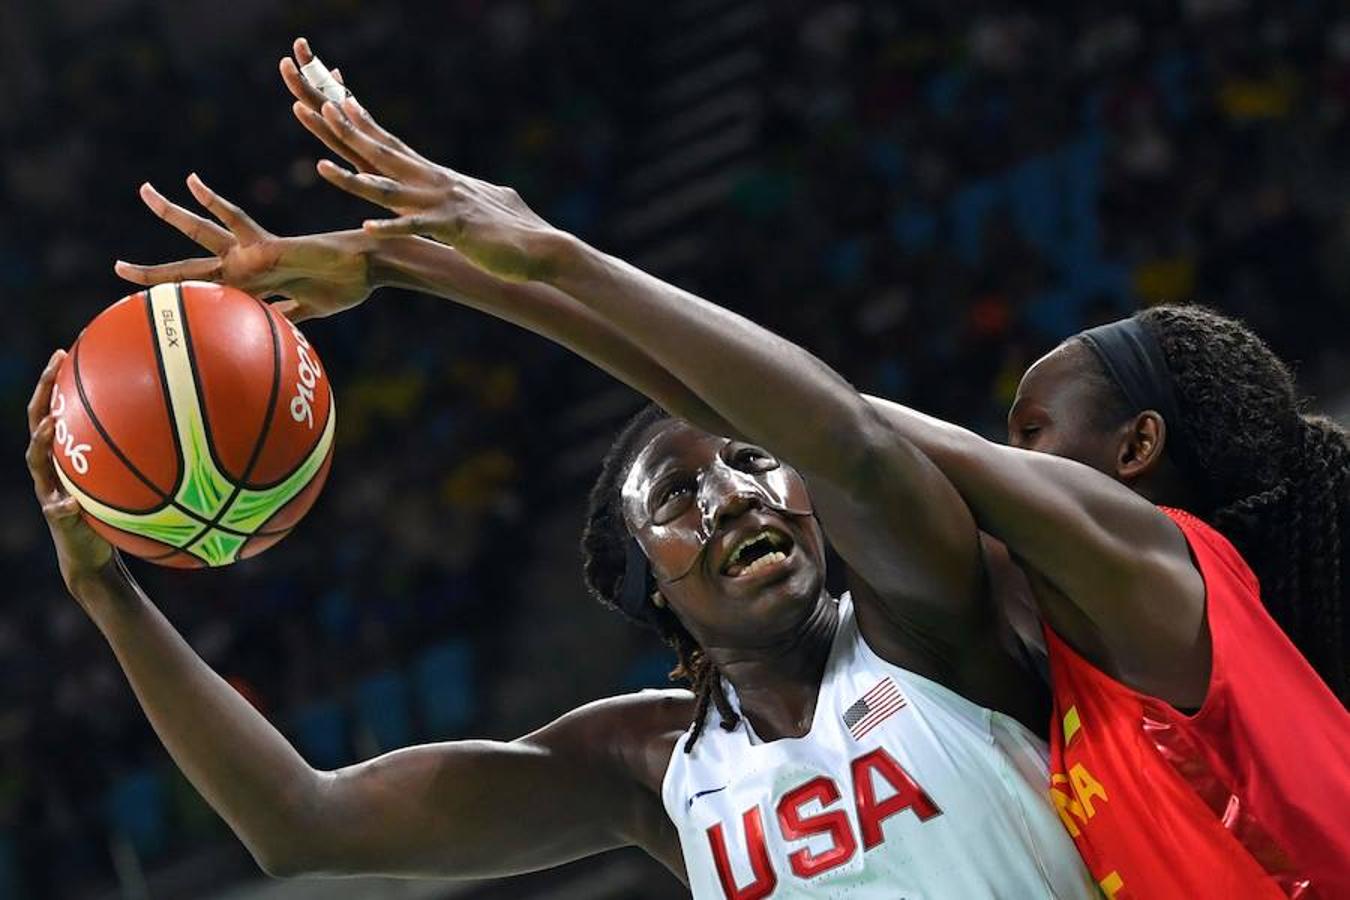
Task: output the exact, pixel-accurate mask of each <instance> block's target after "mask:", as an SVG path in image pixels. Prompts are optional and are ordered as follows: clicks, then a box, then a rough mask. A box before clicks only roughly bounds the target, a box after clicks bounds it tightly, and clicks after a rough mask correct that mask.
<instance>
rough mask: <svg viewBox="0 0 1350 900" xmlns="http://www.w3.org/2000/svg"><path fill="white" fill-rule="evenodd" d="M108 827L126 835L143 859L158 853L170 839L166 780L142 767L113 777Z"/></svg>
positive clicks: (107, 802) (106, 809)
mask: <svg viewBox="0 0 1350 900" xmlns="http://www.w3.org/2000/svg"><path fill="white" fill-rule="evenodd" d="M104 814H105V816H106V818H107V822H108V827H109V828H111V829H112V830H113V831H114V832H115V833H118V834H120V835H122V836H123V837H125V838H126V839H127V841H128V842H129V843H130V844H131V846H132V848H133V849H135V851H136V854H137V855H138V856H140V857H141V858H142V859H149V858H151V857H154V856H157V855H158V854H159V853H160V852H161V851H163V849H164V846H165V844H166V843H168V819H167V816H166V815H165V807H164V780H163V779H162V778H161V777H160V776H159V774H158V773H156V772H152V771H150V770H149V769H140V770H138V771H135V772H132V773H130V774H129V775H124V776H123V777H121V778H119V779H118V780H117V781H114V782H113V783H112V785H111V786H110V787H109V788H108V793H107V794H106V795H105V796H104Z"/></svg>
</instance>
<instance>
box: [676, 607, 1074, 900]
mask: <svg viewBox="0 0 1350 900" xmlns="http://www.w3.org/2000/svg"><path fill="white" fill-rule="evenodd" d="M839 618H840V623H839V630H838V632H837V633H836V635H835V638H834V643H833V645H832V647H831V650H830V658H829V661H828V663H827V664H826V667H825V675H824V678H823V679H822V682H821V686H820V694H819V698H818V699H817V702H816V710H815V716H814V718H813V720H812V724H811V730H810V731H809V732H808V733H807V734H806V735H805V736H804V737H800V738H784V739H780V740H776V741H770V742H767V743H766V742H763V741H761V740H759V738H758V737H757V736H756V735H755V734H754V733H753V730H752V729H751V728H750V726H749V724H748V723H747V722H746V720H745V719H744V717H742V719H741V724H740V725H738V726H737V727H736V729H735V730H734V731H730V732H728V731H724V730H723V729H722V728H721V727H720V725H719V721H718V717H717V713H716V710H713V709H710V710H709V713H708V714H709V716H711V721H709V722H708V724H707V726H706V727H705V729H704V731H703V734H702V735H701V736H700V737H699V739H698V742H697V743H696V744H695V745H694V751H693V753H692V754H686V753H685V752H684V747H685V744H686V743H687V742H688V739H689V735H688V733H686V734H684V735H683V736H681V737H680V739H679V741H677V742H676V746H675V752H674V753H673V754H672V756H671V760H670V765H669V768H668V769H667V771H666V775H665V779H664V782H663V784H662V800H663V802H664V804H665V808H666V813H667V815H669V816H670V818H671V821H673V822H674V823H675V825H676V827H677V828H678V829H679V834H680V844H681V846H682V848H683V851H684V860H685V865H686V867H687V870H688V875H689V884H690V888H691V890H692V891H693V896H694V897H695V898H696V900H726V898H731V900H759V898H769V897H771V898H774V900H786V898H807V897H810V898H821V897H838V898H848V900H929V898H960V900H978V898H986V897H988V898H1008V900H1029V898H1037V900H1039V898H1051V897H1053V898H1080V897H1081V898H1087V897H1100V894H1099V893H1098V892H1097V890H1096V888H1095V886H1094V885H1093V884H1092V881H1091V879H1090V877H1089V876H1088V874H1087V871H1086V870H1085V869H1084V868H1083V865H1082V863H1081V861H1080V860H1079V857H1078V854H1077V852H1076V851H1075V850H1074V847H1073V843H1072V842H1071V841H1070V840H1069V837H1068V835H1067V834H1066V833H1065V831H1064V828H1063V826H1062V825H1061V824H1060V822H1059V818H1058V816H1057V814H1056V813H1055V811H1054V809H1053V808H1052V807H1051V805H1050V801H1049V798H1048V785H1049V775H1048V774H1047V762H1046V761H1047V756H1046V747H1045V744H1044V742H1043V741H1040V740H1039V739H1037V738H1036V737H1035V736H1034V735H1033V734H1031V732H1029V731H1028V730H1027V729H1026V728H1024V727H1023V726H1022V725H1021V724H1019V723H1018V722H1016V721H1014V720H1012V719H1010V718H1008V717H1007V716H1004V715H1001V714H999V713H996V712H992V711H990V710H988V709H985V708H984V707H981V706H977V705H976V704H974V703H972V702H970V701H969V700H966V699H965V698H963V697H960V696H958V695H957V694H955V693H953V692H952V691H950V690H948V689H947V688H945V687H943V686H941V685H939V684H936V683H935V682H933V681H930V680H928V679H926V678H923V677H921V676H918V675H915V674H914V673H912V672H908V671H906V670H904V669H901V668H899V667H897V666H894V665H891V664H890V663H887V662H885V661H884V660H882V659H881V658H880V657H878V656H877V655H876V654H875V653H873V652H872V650H871V649H870V648H869V647H868V646H867V644H866V642H865V641H864V640H863V639H862V636H861V634H860V633H859V631H858V627H857V623H856V620H855V618H854V615H853V607H852V603H851V601H850V599H849V596H848V595H847V594H845V595H844V596H843V597H842V598H841V599H840V601H839ZM886 678H890V679H891V680H892V681H893V682H894V684H895V686H896V687H898V689H899V692H900V694H901V695H902V696H903V699H904V701H905V703H904V705H903V706H901V707H900V708H898V709H897V710H896V711H894V712H893V713H891V714H890V715H889V716H886V717H884V718H883V719H882V720H881V721H880V722H879V723H878V724H875V725H874V727H873V728H872V729H871V730H870V731H869V732H868V733H866V734H865V735H863V737H862V738H861V739H856V738H855V737H854V736H853V734H852V733H850V731H849V729H848V727H847V726H846V725H845V724H844V719H843V716H844V714H845V712H846V711H847V710H848V709H849V707H851V706H853V705H854V704H855V703H856V702H857V701H858V700H859V698H861V697H863V696H864V695H865V694H868V693H869V692H871V691H873V690H874V688H876V686H877V685H878V684H879V683H880V682H882V681H883V680H884V679H886ZM727 687H728V693H729V696H730V697H731V699H732V703H733V704H735V703H736V699H735V696H734V692H731V691H730V685H727ZM881 693H885V691H883V692H881ZM873 696H877V695H875V694H874V695H873ZM893 706H895V703H894V701H892V703H891V704H890V707H893ZM890 707H887V708H890ZM883 711H884V710H883ZM863 724H864V725H866V724H867V723H866V722H864V723H863ZM878 748H880V749H882V750H884V752H885V754H887V755H888V756H889V757H890V758H891V759H893V760H894V761H895V762H896V763H898V764H899V766H900V767H901V768H902V769H903V770H904V772H905V773H907V774H908V775H909V777H910V779H911V780H912V781H913V782H914V783H916V784H917V785H918V787H919V788H920V789H922V791H923V792H924V793H926V795H927V796H928V797H929V798H931V800H932V802H933V803H934V804H936V806H937V808H938V809H939V810H940V812H938V813H936V814H931V815H930V817H929V818H927V819H926V820H921V818H920V816H919V814H918V813H917V812H916V809H915V808H905V809H901V810H900V811H898V812H894V813H893V814H891V815H889V816H884V817H881V816H878V815H876V814H874V815H873V816H872V818H873V819H874V820H879V829H880V835H881V836H882V840H881V841H880V842H879V843H877V844H876V845H875V846H873V847H871V848H870V849H864V843H865V842H864V839H863V835H862V832H861V831H860V826H859V815H858V810H857V806H858V804H859V803H860V802H861V801H858V800H857V799H856V794H855V785H854V781H853V777H852V763H853V761H854V760H856V759H858V758H859V757H863V756H865V755H867V754H869V753H871V752H872V751H875V750H877V749H878ZM818 776H826V778H827V779H829V780H830V781H832V782H833V785H834V786H835V788H836V789H837V793H838V797H839V799H838V800H836V801H834V802H831V803H828V804H823V805H822V802H821V799H820V795H817V797H815V798H813V799H809V800H807V801H806V802H804V803H803V802H800V801H798V802H795V803H794V802H789V804H788V805H789V806H792V807H795V809H796V812H797V817H798V819H799V821H800V822H801V823H802V825H803V826H804V827H803V831H805V832H806V834H805V835H804V836H800V837H799V838H798V839H797V840H787V839H785V837H784V834H783V827H784V826H783V824H782V823H781V822H780V816H779V806H780V803H781V801H782V798H783V797H784V795H786V794H789V793H790V792H792V791H793V790H794V789H795V788H797V787H798V786H800V785H803V784H807V783H808V782H811V781H812V779H815V778H817V777H818ZM866 777H869V778H871V779H872V781H873V784H874V789H873V790H874V801H875V803H877V804H881V803H884V802H885V800H886V799H887V798H889V797H892V796H895V795H896V793H897V791H896V790H895V789H893V788H892V787H890V786H889V785H888V783H887V782H886V781H883V780H881V779H880V778H879V777H878V775H877V774H876V773H875V772H870V773H867V774H866ZM695 795H699V796H695ZM800 796H801V795H798V797H799V798H800ZM825 796H828V794H826V795H825ZM756 806H757V807H758V809H759V815H760V819H761V822H762V826H763V834H764V837H765V842H766V846H767V849H768V853H767V857H768V861H769V863H770V864H771V866H772V869H773V876H772V878H771V879H770V878H765V877H763V875H762V873H761V876H760V877H759V878H757V877H756V873H755V872H754V871H753V869H752V867H751V862H750V851H749V849H748V846H747V839H746V827H745V824H744V822H745V819H744V815H745V813H746V811H747V810H750V809H751V808H753V807H756ZM835 812H842V813H843V814H844V815H845V816H846V817H847V822H848V828H849V829H850V830H851V833H852V840H853V843H854V847H855V849H854V850H853V852H852V853H851V855H849V856H848V857H847V859H846V860H842V861H841V862H840V863H839V864H838V865H836V866H835V867H833V868H828V869H826V870H824V871H819V872H817V873H815V874H813V875H811V876H810V877H807V878H803V877H801V876H800V875H798V874H797V872H795V871H794V866H793V864H792V862H791V858H790V854H793V853H798V855H799V859H798V865H799V866H800V865H802V863H803V860H802V859H801V858H800V856H801V854H800V851H801V850H803V849H805V850H807V851H808V853H809V854H812V855H814V856H815V858H816V860H817V861H819V859H820V858H821V857H822V855H824V854H827V853H828V852H829V851H830V850H831V849H832V848H835V847H840V848H842V849H840V850H838V851H837V854H836V858H842V857H843V855H844V851H845V850H847V849H848V838H846V837H845V838H843V839H841V838H840V837H838V836H837V835H835V834H834V833H832V832H830V831H828V830H825V829H824V828H823V827H820V826H818V827H817V828H816V829H815V830H816V831H817V832H818V833H815V834H812V833H811V831H812V828H811V827H810V822H809V821H808V820H809V819H810V817H812V816H821V815H825V816H829V815H830V814H831V813H835ZM833 818H834V825H835V827H836V828H838V827H839V826H840V824H841V823H840V822H839V819H838V816H837V815H836V816H834V817H833ZM719 823H720V825H721V834H722V836H723V841H724V845H725V847H726V854H727V858H728V860H729V868H730V870H731V873H732V874H733V884H732V886H731V887H732V890H731V891H727V890H725V889H724V887H723V884H722V881H721V879H720V878H719V875H718V869H717V865H716V863H715V859H714V855H713V850H712V847H713V841H712V840H711V838H710V835H709V831H710V829H712V828H713V826H716V825H718V824H719ZM825 858H826V859H828V858H829V857H825ZM806 859H807V862H808V864H809V861H810V859H811V857H809V856H808V857H807V858H806ZM807 870H808V871H809V868H808V869H807ZM770 880H772V881H773V882H774V883H775V884H774V887H773V888H772V889H769V887H768V885H769V882H770ZM756 885H758V887H756Z"/></svg>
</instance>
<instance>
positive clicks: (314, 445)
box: [244, 315, 336, 491]
mask: <svg viewBox="0 0 1350 900" xmlns="http://www.w3.org/2000/svg"><path fill="white" fill-rule="evenodd" d="M271 318H272V317H271V316H270V315H269V316H268V321H271ZM278 347H279V345H278ZM316 355H317V354H316ZM325 372H326V370H325ZM324 377H327V375H326V374H325V376H324ZM277 384H278V389H279V388H280V375H278V380H277ZM335 402H336V401H335V399H334V397H333V388H332V385H331V382H330V384H329V388H328V405H327V406H326V407H324V420H323V422H322V423H320V425H319V427H318V430H317V432H316V433H315V435H314V440H313V441H311V442H310V444H309V446H308V447H306V448H305V452H304V453H301V454H299V457H300V459H309V457H310V455H311V454H312V453H313V452H314V451H315V450H317V449H318V447H319V442H320V441H322V440H323V435H324V432H325V431H326V430H327V429H328V416H331V415H332V414H333V404H334V403H335ZM269 421H270V420H269ZM290 477H291V476H290V475H283V476H281V477H280V478H278V479H277V480H276V481H273V482H271V483H270V484H252V483H249V482H247V481H245V482H244V487H245V488H247V489H248V490H250V491H268V490H271V489H272V488H274V487H276V486H277V485H279V484H281V483H282V482H284V481H285V480H286V479H287V478H290Z"/></svg>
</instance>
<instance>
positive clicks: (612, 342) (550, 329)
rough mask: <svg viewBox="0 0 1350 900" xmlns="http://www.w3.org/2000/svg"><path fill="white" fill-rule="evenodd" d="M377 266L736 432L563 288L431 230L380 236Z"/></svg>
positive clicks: (383, 273) (404, 284) (378, 273)
mask: <svg viewBox="0 0 1350 900" xmlns="http://www.w3.org/2000/svg"><path fill="white" fill-rule="evenodd" d="M373 267H374V271H375V278H376V280H377V281H378V283H380V284H382V285H386V286H389V287H399V288H405V289H408V290H414V291H420V292H423V293H427V294H433V295H436V296H438V297H446V298H449V299H451V300H454V301H456V302H458V303H460V304H462V305H464V306H468V307H470V308H472V309H476V310H479V311H480V312H485V313H487V314H488V315H491V316H494V317H496V318H499V319H502V320H503V321H506V322H510V323H512V324H513V325H519V326H520V327H522V328H525V329H528V330H529V331H532V332H534V333H535V334H538V335H540V336H541V337H545V338H548V339H549V340H551V341H554V342H555V343H557V344H560V345H561V346H563V347H566V348H567V349H568V350H570V351H572V352H573V353H576V354H577V355H578V356H580V357H582V358H583V359H586V360H588V361H589V362H591V363H593V364H594V365H596V366H598V367H599V368H601V369H603V370H604V371H606V372H608V373H609V374H611V375H613V376H614V377H615V378H618V379H619V380H620V381H622V382H624V383H625V384H627V385H629V386H630V387H632V388H633V389H634V390H636V391H638V392H639V393H641V394H644V395H646V396H647V397H649V398H650V399H652V400H653V401H655V402H656V403H658V404H659V405H660V406H662V407H663V408H665V409H666V410H668V411H669V412H671V413H674V414H675V415H678V416H681V417H683V418H685V419H687V420H688V421H690V422H693V423H694V424H696V425H698V426H699V427H700V428H703V429H705V430H707V431H711V432H713V433H718V434H727V433H729V429H730V426H729V425H728V424H727V423H726V422H725V421H724V420H723V419H722V418H721V417H720V416H719V415H717V413H715V412H714V411H713V409H712V408H711V407H710V406H709V405H708V404H707V403H704V402H703V401H702V400H700V399H699V398H698V396H696V395H695V394H694V393H693V392H691V391H690V390H689V388H687V387H686V386H685V385H684V383H683V382H681V381H680V380H679V379H678V378H676V377H674V376H673V375H671V373H670V372H668V371H667V370H666V369H665V368H663V367H662V366H661V365H660V364H658V363H657V362H656V361H655V360H653V359H652V358H651V356H650V355H648V354H647V353H646V352H645V351H644V350H642V349H641V348H640V347H638V346H637V345H635V344H634V343H633V342H632V341H630V340H629V339H628V338H627V337H626V336H625V335H624V334H623V333H621V332H620V331H619V330H618V329H616V328H615V327H614V326H613V325H611V324H610V323H609V322H607V321H606V320H605V319H604V318H603V317H602V316H600V315H598V314H597V313H596V312H595V311H594V310H592V309H590V308H589V307H587V306H585V305H584V304H582V303H579V302H578V301H577V300H575V299H574V298H572V297H571V296H569V295H567V294H565V293H563V292H562V291H560V290H557V289H556V288H553V287H550V286H549V285H546V284H543V283H540V282H528V283H517V282H507V281H502V280H499V279H497V278H495V277H493V276H492V275H489V274H488V273H486V272H484V271H482V270H481V269H479V268H478V267H477V266H475V265H473V264H472V263H471V262H469V261H468V260H467V259H465V258H464V257H463V256H462V255H460V254H459V253H458V252H457V251H456V250H454V249H453V248H451V247H447V246H446V245H444V244H440V243H437V242H435V241H430V240H427V239H425V238H393V239H388V240H384V241H381V242H380V245H379V247H378V248H377V250H376V251H375V254H374V257H373Z"/></svg>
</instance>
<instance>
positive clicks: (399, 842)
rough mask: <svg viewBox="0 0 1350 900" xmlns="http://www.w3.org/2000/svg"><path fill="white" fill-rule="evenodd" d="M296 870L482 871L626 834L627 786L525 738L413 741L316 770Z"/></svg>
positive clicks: (527, 865) (546, 862) (543, 861)
mask: <svg viewBox="0 0 1350 900" xmlns="http://www.w3.org/2000/svg"><path fill="white" fill-rule="evenodd" d="M314 797H315V799H314V807H313V809H312V810H311V816H310V817H309V820H310V821H311V822H312V823H313V838H312V841H311V843H312V846H311V849H310V852H309V853H308V854H306V855H305V859H304V865H303V867H302V868H303V869H304V870H306V871H309V872H313V873H316V874H318V873H323V874H355V873H362V874H386V875H405V876H407V875H413V876H437V877H449V878H483V877H492V876H501V875H510V874H515V873H519V872H527V871H532V870H536V869H540V868H546V867H548V866H553V865H558V864H561V863H564V862H568V861H570V860H574V859H578V858H580V857H583V856H587V855H590V854H593V853H598V852H601V851H603V850H607V849H611V848H614V847H618V846H622V845H624V844H626V843H629V842H630V841H629V840H628V839H627V838H626V837H625V836H624V834H623V832H624V831H625V823H626V821H627V820H628V819H629V816H630V812H629V810H628V809H627V806H628V804H631V803H632V802H633V793H632V786H631V785H629V784H626V783H624V780H623V779H622V778H620V777H618V776H617V774H616V773H615V772H613V771H612V770H607V768H606V767H605V766H603V765H597V764H594V762H593V761H589V760H587V759H585V758H584V757H583V755H582V754H580V753H576V752H572V751H569V750H567V749H564V748H559V747H556V746H550V745H549V744H548V743H547V741H546V740H544V741H541V740H538V739H537V738H535V736H531V737H530V738H525V739H521V740H518V741H512V742H501V741H456V742H452V743H442V744H429V745H424V746H418V747H410V748H407V749H404V750H398V751H395V752H393V753H389V754H386V755H384V756H380V757H378V758H376V759H372V760H370V761H368V762H365V763H361V764H359V765H356V766H351V767H349V768H346V769H340V770H338V771H335V772H331V773H325V774H324V776H323V778H322V783H321V785H320V787H319V789H318V790H317V791H316V792H315V794H314Z"/></svg>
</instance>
